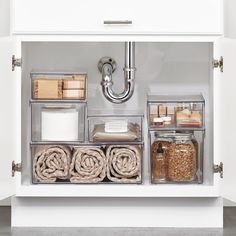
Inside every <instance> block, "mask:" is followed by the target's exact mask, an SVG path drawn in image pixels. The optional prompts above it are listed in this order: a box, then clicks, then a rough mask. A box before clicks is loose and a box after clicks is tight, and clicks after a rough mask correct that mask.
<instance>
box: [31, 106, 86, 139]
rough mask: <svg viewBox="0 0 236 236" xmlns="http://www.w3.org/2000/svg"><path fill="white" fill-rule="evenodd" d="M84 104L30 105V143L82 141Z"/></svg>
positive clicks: (83, 133) (83, 134)
mask: <svg viewBox="0 0 236 236" xmlns="http://www.w3.org/2000/svg"><path fill="white" fill-rule="evenodd" d="M85 113H86V103H31V141H33V142H34V141H35V142H37V141H65V142H71V141H79V142H82V141H84V136H85Z"/></svg>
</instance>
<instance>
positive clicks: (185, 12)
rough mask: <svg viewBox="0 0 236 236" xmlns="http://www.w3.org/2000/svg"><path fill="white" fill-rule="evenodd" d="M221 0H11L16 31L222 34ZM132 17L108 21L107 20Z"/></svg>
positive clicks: (32, 32) (31, 32)
mask: <svg viewBox="0 0 236 236" xmlns="http://www.w3.org/2000/svg"><path fill="white" fill-rule="evenodd" d="M222 6H223V4H222V0H146V1H144V0H138V1H134V0H116V1H109V0H99V1H97V0H86V1H84V0H69V1H68V0H50V1H48V0H13V6H12V32H13V33H16V34H34V33H35V34H182V35H185V34H222V33H223V27H222V25H223V17H222V12H223V7H222ZM110 20H114V21H126V20H129V21H132V24H130V25H104V21H110Z"/></svg>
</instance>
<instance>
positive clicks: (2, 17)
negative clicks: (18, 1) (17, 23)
mask: <svg viewBox="0 0 236 236" xmlns="http://www.w3.org/2000/svg"><path fill="white" fill-rule="evenodd" d="M9 13H10V0H0V36H7V35H9V31H10V14H9Z"/></svg>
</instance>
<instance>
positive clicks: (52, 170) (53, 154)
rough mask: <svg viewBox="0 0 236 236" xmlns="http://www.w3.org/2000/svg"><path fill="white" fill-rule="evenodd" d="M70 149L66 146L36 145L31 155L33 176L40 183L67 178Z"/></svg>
mask: <svg viewBox="0 0 236 236" xmlns="http://www.w3.org/2000/svg"><path fill="white" fill-rule="evenodd" d="M70 162H71V151H70V149H69V148H68V147H66V146H61V145H51V146H38V147H36V150H35V155H34V157H33V177H34V178H35V180H37V181H38V182H41V183H53V182H56V181H57V180H65V179H69V168H70Z"/></svg>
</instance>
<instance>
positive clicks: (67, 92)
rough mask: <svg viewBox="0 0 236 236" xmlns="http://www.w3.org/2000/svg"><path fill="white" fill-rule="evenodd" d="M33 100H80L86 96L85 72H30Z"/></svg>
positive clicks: (83, 99)
mask: <svg viewBox="0 0 236 236" xmlns="http://www.w3.org/2000/svg"><path fill="white" fill-rule="evenodd" d="M31 96H32V99H33V100H80V101H85V100H86V98H87V75H86V73H77V72H75V73H74V72H73V73H59V72H58V73H48V72H43V73H42V72H32V73H31Z"/></svg>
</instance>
